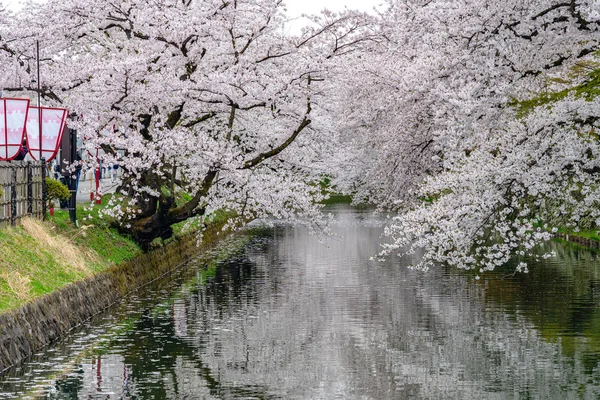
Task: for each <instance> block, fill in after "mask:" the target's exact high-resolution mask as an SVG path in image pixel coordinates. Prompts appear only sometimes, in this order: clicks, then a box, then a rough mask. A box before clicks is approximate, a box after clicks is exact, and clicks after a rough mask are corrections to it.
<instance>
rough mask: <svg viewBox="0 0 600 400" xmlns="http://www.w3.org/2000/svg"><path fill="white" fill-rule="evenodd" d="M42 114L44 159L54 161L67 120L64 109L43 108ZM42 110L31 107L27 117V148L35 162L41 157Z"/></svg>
mask: <svg viewBox="0 0 600 400" xmlns="http://www.w3.org/2000/svg"><path fill="white" fill-rule="evenodd" d="M41 114H42V142H41V144H42V157H44V158H45V159H46V161H52V160H53V159H54V157H56V153H57V152H58V148H59V147H60V141H61V139H62V135H63V132H64V130H65V123H66V120H67V110H66V109H64V108H51V107H41ZM39 116H40V109H39V108H38V107H29V114H28V116H27V125H26V130H27V147H28V148H29V154H30V155H31V157H32V158H33V159H34V160H37V159H38V158H39V157H40V122H39V121H40V120H39Z"/></svg>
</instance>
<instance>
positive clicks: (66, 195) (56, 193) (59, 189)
mask: <svg viewBox="0 0 600 400" xmlns="http://www.w3.org/2000/svg"><path fill="white" fill-rule="evenodd" d="M46 195H47V199H48V206H49V207H50V206H51V205H53V204H54V201H55V200H61V201H65V200H69V199H70V198H71V191H70V190H69V188H68V187H66V186H65V185H64V184H62V183H60V182H59V181H57V180H56V179H52V178H46Z"/></svg>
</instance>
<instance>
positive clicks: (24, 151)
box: [15, 139, 29, 161]
mask: <svg viewBox="0 0 600 400" xmlns="http://www.w3.org/2000/svg"><path fill="white" fill-rule="evenodd" d="M28 152H29V149H27V139H23V145H22V146H21V151H19V154H17V156H16V157H15V160H16V161H23V160H24V159H25V156H26V155H27V153H28Z"/></svg>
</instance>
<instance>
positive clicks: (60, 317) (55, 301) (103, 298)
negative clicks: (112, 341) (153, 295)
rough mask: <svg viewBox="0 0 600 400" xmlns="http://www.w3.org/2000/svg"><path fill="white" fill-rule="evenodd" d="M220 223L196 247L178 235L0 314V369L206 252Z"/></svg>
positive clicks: (211, 244) (0, 370) (8, 366)
mask: <svg viewBox="0 0 600 400" xmlns="http://www.w3.org/2000/svg"><path fill="white" fill-rule="evenodd" d="M219 228H220V227H214V232H212V234H211V232H205V235H204V238H205V239H206V238H213V239H208V240H205V241H204V242H203V244H202V246H201V247H200V248H198V246H197V245H196V240H195V238H188V239H181V240H179V241H176V242H173V243H170V244H169V245H167V246H165V247H163V248H159V249H157V250H155V251H152V252H150V253H147V254H144V255H142V256H140V257H138V258H136V259H135V260H132V261H129V262H127V263H125V264H122V265H119V266H116V267H113V268H111V269H109V270H106V271H104V272H101V273H98V274H96V275H94V276H92V277H90V278H87V279H85V280H82V281H79V282H75V283H73V284H71V285H68V286H66V287H64V288H62V289H60V290H58V291H56V292H53V293H51V294H48V295H46V296H44V297H41V298H39V299H37V300H35V301H33V302H31V303H28V304H26V305H25V306H23V307H21V308H19V309H17V310H15V311H12V312H9V313H6V314H2V315H0V373H1V372H2V371H5V370H6V369H8V368H10V367H11V366H13V365H15V364H18V363H19V362H21V361H23V360H24V359H26V358H27V357H29V356H31V355H32V354H34V353H36V352H38V351H39V350H40V349H42V348H44V347H45V346H47V345H48V344H50V343H52V342H54V341H56V340H57V339H59V338H60V337H61V336H63V335H65V334H66V333H68V332H69V331H70V330H72V329H74V328H76V327H77V326H79V325H81V324H82V323H84V322H85V321H87V320H88V319H90V318H91V317H93V316H94V315H96V314H98V313H100V312H102V311H103V310H105V309H106V308H108V307H110V306H111V305H114V304H115V303H117V302H118V301H120V300H121V299H122V298H123V297H125V296H127V295H128V294H129V293H132V292H135V291H137V290H139V289H140V288H142V287H144V286H146V285H148V284H149V283H151V282H152V281H154V280H156V279H158V278H160V277H161V276H164V275H166V274H168V273H170V272H172V271H173V270H174V269H176V268H178V267H179V266H181V265H182V264H183V263H185V262H186V261H188V260H189V259H190V258H191V257H192V256H196V255H198V253H199V252H201V253H202V252H209V251H208V250H209V249H210V248H211V247H214V246H215V244H216V243H217V238H218V237H219V236H218V235H217V232H218V231H219Z"/></svg>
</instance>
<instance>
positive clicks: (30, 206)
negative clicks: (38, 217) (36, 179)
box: [26, 161, 33, 217]
mask: <svg viewBox="0 0 600 400" xmlns="http://www.w3.org/2000/svg"><path fill="white" fill-rule="evenodd" d="M26 168H27V214H29V216H30V217H31V216H32V215H33V172H32V171H31V161H27V167H26Z"/></svg>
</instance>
